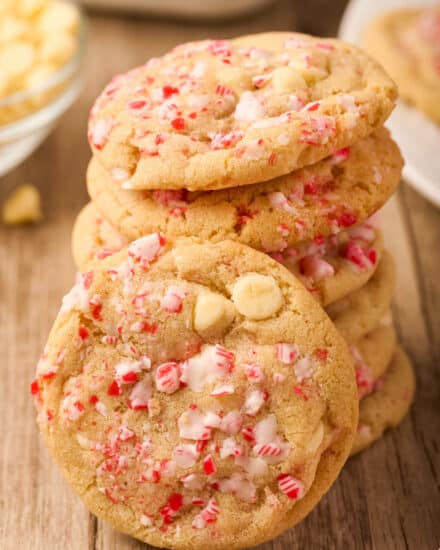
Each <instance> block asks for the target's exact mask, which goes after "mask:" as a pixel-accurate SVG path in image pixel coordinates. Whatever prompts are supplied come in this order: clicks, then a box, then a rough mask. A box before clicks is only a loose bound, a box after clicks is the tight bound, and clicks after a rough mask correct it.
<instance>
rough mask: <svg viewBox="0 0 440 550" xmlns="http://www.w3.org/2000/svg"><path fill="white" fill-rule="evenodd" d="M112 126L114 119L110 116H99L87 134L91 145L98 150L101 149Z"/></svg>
mask: <svg viewBox="0 0 440 550" xmlns="http://www.w3.org/2000/svg"><path fill="white" fill-rule="evenodd" d="M113 126H114V120H113V119H112V118H101V119H100V120H98V121H97V122H96V124H95V125H94V126H93V127H92V129H91V132H90V134H89V141H90V143H91V145H92V146H93V147H95V148H96V149H98V150H101V149H103V147H104V146H105V145H106V143H107V141H108V138H109V135H110V132H111V131H112V128H113Z"/></svg>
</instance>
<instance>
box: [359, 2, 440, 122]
mask: <svg viewBox="0 0 440 550" xmlns="http://www.w3.org/2000/svg"><path fill="white" fill-rule="evenodd" d="M364 42H365V47H366V48H367V50H368V51H369V52H370V53H371V55H373V56H374V57H375V58H376V59H377V60H378V61H380V62H381V63H383V65H384V67H385V68H386V69H387V71H389V73H390V75H391V76H392V77H393V78H394V80H395V81H396V83H397V85H398V87H399V94H400V96H401V97H402V98H404V99H406V100H407V101H408V102H410V103H412V104H414V105H415V106H416V107H418V108H419V109H421V110H422V111H424V113H425V114H427V115H428V116H429V117H431V118H432V119H433V120H434V121H436V122H437V123H438V124H440V7H439V6H437V7H434V6H432V7H425V8H419V9H402V10H397V11H392V12H389V13H386V14H384V15H382V16H380V17H379V18H377V19H375V20H374V21H373V22H372V23H371V25H370V26H369V27H368V29H367V32H366V34H365V37H364Z"/></svg>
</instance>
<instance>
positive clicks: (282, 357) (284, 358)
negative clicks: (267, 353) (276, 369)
mask: <svg viewBox="0 0 440 550" xmlns="http://www.w3.org/2000/svg"><path fill="white" fill-rule="evenodd" d="M297 355H298V348H297V346H295V344H285V343H280V344H277V345H276V358H277V359H278V360H279V361H281V362H282V363H284V364H286V365H291V364H292V363H293V362H294V361H295V360H296V357H297Z"/></svg>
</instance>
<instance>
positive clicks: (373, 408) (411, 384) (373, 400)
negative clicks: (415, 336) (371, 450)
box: [351, 346, 415, 455]
mask: <svg viewBox="0 0 440 550" xmlns="http://www.w3.org/2000/svg"><path fill="white" fill-rule="evenodd" d="M414 390H415V377H414V371H413V367H412V365H411V361H410V359H409V358H408V356H407V355H406V353H405V352H404V351H403V349H402V348H401V347H400V346H398V347H397V348H396V351H395V355H394V358H393V360H392V362H391V364H390V366H389V368H388V370H387V371H386V373H385V374H384V376H383V377H381V378H380V379H379V381H377V382H376V385H375V391H374V393H372V394H371V395H369V396H368V397H365V398H364V399H362V400H361V402H360V405H359V426H358V430H357V434H356V438H355V441H354V445H353V449H352V452H351V454H352V455H354V454H356V453H358V452H359V451H362V450H363V449H365V448H366V447H369V446H370V445H371V444H372V443H374V442H375V441H377V440H378V439H379V438H380V437H382V435H383V433H384V432H385V431H386V430H387V429H388V428H395V427H396V426H398V425H399V424H400V422H402V420H403V418H404V417H405V415H406V414H407V412H408V409H409V407H410V405H411V401H412V399H413V396H414Z"/></svg>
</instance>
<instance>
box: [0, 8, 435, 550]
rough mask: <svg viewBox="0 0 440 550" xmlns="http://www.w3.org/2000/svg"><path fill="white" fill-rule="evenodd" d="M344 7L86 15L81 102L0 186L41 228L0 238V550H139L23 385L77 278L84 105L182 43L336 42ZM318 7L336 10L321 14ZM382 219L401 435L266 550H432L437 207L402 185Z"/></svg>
mask: <svg viewBox="0 0 440 550" xmlns="http://www.w3.org/2000/svg"><path fill="white" fill-rule="evenodd" d="M342 3H343V2H341V1H339V2H329V3H326V2H324V1H321V2H318V1H317V0H314V1H313V2H310V3H309V10H306V11H305V12H304V10H302V11H303V12H304V13H302V12H301V11H300V12H299V14H298V10H297V11H296V12H295V10H294V9H293V7H292V3H291V2H289V1H287V0H286V1H281V2H280V4H279V5H278V6H277V7H273V8H271V9H270V10H269V11H267V12H265V13H263V14H261V15H259V16H257V17H255V18H254V19H248V20H245V21H241V22H235V23H234V24H225V25H217V26H213V25H207V24H197V25H196V24H184V23H168V22H164V21H149V20H142V21H141V20H140V19H126V20H123V19H116V18H111V17H102V16H99V17H97V16H96V17H93V18H92V19H91V27H90V43H89V51H88V54H87V59H86V63H85V73H86V87H85V90H84V93H83V94H82V97H81V99H80V100H79V102H78V103H77V104H76V106H75V107H74V108H73V109H71V110H70V112H69V113H68V114H67V115H66V116H65V117H64V118H63V120H62V122H61V124H60V125H59V126H58V128H57V130H56V131H55V132H54V133H53V134H52V136H51V137H50V138H49V139H48V140H47V141H46V142H45V143H44V145H43V146H42V147H40V149H39V150H38V151H37V152H36V153H35V154H34V155H33V156H32V157H31V158H30V159H29V160H28V161H26V162H25V163H24V164H23V165H22V166H20V167H19V168H18V169H16V170H15V171H14V172H13V173H11V174H10V175H8V176H7V177H5V178H3V179H2V181H1V186H0V196H1V195H3V194H4V193H5V192H6V191H7V190H9V189H11V188H12V187H13V186H14V185H15V184H18V183H23V182H26V181H30V182H32V183H34V184H36V185H37V186H38V187H39V188H40V189H41V192H42V198H43V205H44V221H43V223H41V224H40V225H38V226H33V227H21V228H13V229H6V228H4V227H2V228H0V292H1V295H0V298H1V299H0V350H2V351H1V352H0V354H1V357H2V361H1V366H0V369H1V378H0V418H1V426H2V430H1V436H2V445H1V448H0V549H2V550H27V549H33V550H43V549H44V550H54V549H56V550H57V549H62V550H85V549H88V550H94V549H97V550H98V549H100V550H104V549H105V550H113V549H115V550H116V549H117V550H134V549H140V548H144V549H146V548H147V547H146V546H145V545H142V544H140V543H139V542H136V541H135V540H133V539H130V538H129V537H126V536H123V535H119V534H118V533H116V532H114V531H113V530H112V529H110V528H109V527H108V526H106V525H105V524H104V523H103V522H101V521H100V520H97V519H96V518H95V517H94V516H92V515H90V514H89V513H88V512H87V510H86V509H85V507H84V506H83V505H82V504H81V502H80V501H79V499H78V498H77V497H76V496H75V495H74V494H73V492H72V491H71V490H70V489H69V487H68V486H67V485H66V483H65V482H64V480H63V479H62V478H61V476H60V474H59V473H58V470H57V468H56V467H55V465H54V464H53V463H52V461H51V459H50V458H49V456H48V454H47V452H46V450H45V448H44V446H43V444H42V441H41V439H40V437H39V434H38V431H37V428H36V424H35V420H34V417H35V414H34V407H33V403H32V399H31V397H30V395H29V389H28V388H29V383H30V381H31V380H32V378H33V375H34V369H35V364H36V361H37V358H38V356H39V354H40V352H41V350H42V347H43V345H44V342H45V339H46V336H47V334H48V331H49V328H50V326H51V324H52V322H53V319H54V317H55V314H56V312H57V310H58V308H59V305H60V299H61V297H62V295H63V294H64V293H65V292H66V291H67V290H68V289H69V287H70V286H71V284H72V281H73V277H74V266H73V263H72V260H71V256H70V231H71V227H72V223H73V220H74V218H75V215H76V214H77V213H78V211H79V209H80V207H81V206H82V205H83V204H85V202H86V201H87V195H86V189H85V182H84V174H85V169H86V164H87V161H88V159H89V156H90V153H89V149H88V145H87V141H86V119H87V113H88V110H89V108H90V105H91V102H92V100H93V98H94V97H95V96H96V95H97V93H98V92H99V91H100V89H101V88H102V87H103V85H104V84H105V83H106V82H107V81H108V80H109V78H110V77H111V75H113V74H114V73H115V72H117V71H123V70H126V69H128V68H130V67H132V66H134V65H137V64H140V63H142V62H143V61H144V60H146V59H147V58H149V57H150V56H152V55H157V54H160V53H162V52H163V51H165V50H166V49H168V48H169V47H170V46H172V45H174V44H175V43H179V42H182V41H186V40H189V39H199V38H202V37H206V36H224V37H226V36H233V35H237V34H242V33H246V32H255V31H259V30H263V29H282V30H287V29H289V30H292V29H295V30H306V31H309V32H315V33H323V34H324V33H328V34H332V33H334V32H335V31H336V24H337V18H338V15H339V14H338V11H337V9H336V8H337V6H338V4H339V7H340V5H341V4H342ZM298 4H299V2H298ZM326 4H331V5H332V6H333V9H332V11H331V12H329V13H325V8H326ZM312 8H315V9H312ZM327 10H329V8H328V6H327ZM311 13H312V14H313V13H316V14H318V13H319V14H320V16H321V17H319V18H318V19H317V18H316V17H315V16H313V15H310V14H311ZM415 145H416V144H415ZM439 177H440V175H439ZM383 220H384V226H385V232H386V240H387V242H388V246H389V247H390V248H391V250H392V251H393V253H394V255H395V257H396V260H397V266H398V285H397V289H396V294H395V299H394V303H393V312H394V315H395V320H396V326H397V330H398V333H399V337H400V340H401V342H402V343H403V345H404V347H405V349H406V350H407V351H408V353H409V354H410V356H411V358H412V360H413V362H414V365H415V367H416V371H417V383H418V386H417V393H416V398H415V403H414V405H413V407H412V409H411V412H410V414H409V416H408V417H407V418H406V420H405V421H404V422H403V424H402V425H401V426H400V427H399V428H398V429H396V430H394V431H392V432H390V433H388V434H387V435H386V436H385V437H384V438H383V439H382V440H380V441H379V442H378V443H377V444H375V445H374V446H373V447H372V448H370V449H369V450H367V451H366V452H363V453H361V454H360V455H359V456H357V457H355V458H354V459H351V460H349V462H348V463H347V465H346V466H345V468H344V470H343V472H342V474H341V476H340V478H339V479H338V481H337V482H336V483H335V484H334V486H333V488H332V489H331V490H330V492H329V493H328V495H327V496H326V497H325V498H323V499H322V501H321V502H320V504H319V505H318V506H317V507H316V508H315V510H314V511H313V512H312V513H311V514H310V515H309V516H308V517H307V519H306V520H305V521H303V522H302V523H301V524H300V525H298V526H297V527H296V528H294V529H292V530H290V531H289V532H287V533H285V534H284V535H283V536H282V537H280V538H278V539H277V540H275V541H273V542H271V543H267V544H266V545H264V546H262V547H261V548H262V549H263V548H264V550H268V549H274V550H275V549H277V550H284V549H288V548H289V549H291V548H306V549H313V550H315V549H317V550H320V549H323V550H324V549H325V550H331V549H344V550H350V549H356V550H357V549H364V548H365V549H373V548H374V549H380V550H391V549H399V550H400V549H404V548H408V549H417V550H435V549H437V548H438V547H439V545H440V497H439V480H440V449H439V447H440V413H439V408H440V391H439V372H440V371H439V362H440V342H439V338H438V334H439V332H440V278H439V276H438V274H437V268H438V267H439V261H440V256H439V242H440V211H439V210H437V209H436V208H435V207H433V206H431V205H430V204H429V203H428V202H426V201H425V200H424V199H423V198H421V197H420V196H419V195H418V194H416V193H415V192H414V191H413V190H411V188H410V187H408V186H407V185H405V184H402V185H401V187H400V189H399V191H398V193H397V195H396V196H395V197H394V198H393V199H392V200H391V201H390V202H389V204H388V205H387V206H386V208H385V211H384V216H383Z"/></svg>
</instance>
